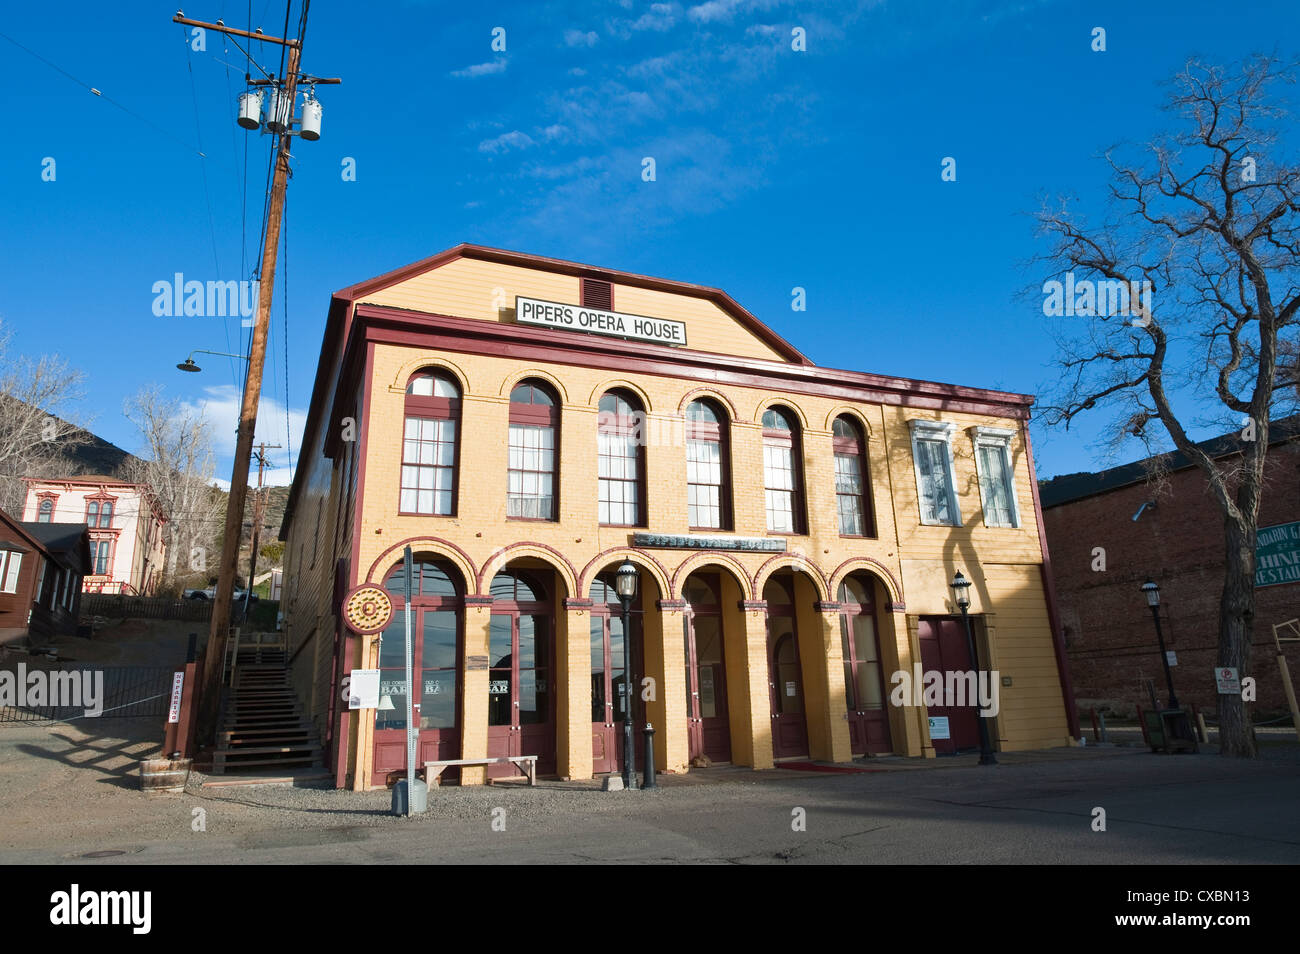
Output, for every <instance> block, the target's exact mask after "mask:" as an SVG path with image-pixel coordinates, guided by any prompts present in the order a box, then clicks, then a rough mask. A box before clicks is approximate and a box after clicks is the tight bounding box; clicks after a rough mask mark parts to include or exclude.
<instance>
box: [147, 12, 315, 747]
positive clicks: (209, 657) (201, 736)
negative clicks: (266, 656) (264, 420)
mask: <svg viewBox="0 0 1300 954" xmlns="http://www.w3.org/2000/svg"><path fill="white" fill-rule="evenodd" d="M309 6H310V0H303V4H302V15H301V18H300V19H299V23H298V38H297V39H291V38H289V37H276V36H270V35H268V34H264V33H262V32H260V31H258V32H256V33H251V32H249V31H247V30H237V29H234V28H233V27H228V26H226V25H225V24H224V23H221V22H217V23H207V22H204V21H202V20H190V19H187V18H186V17H185V15H184V13H183V12H178V13H177V14H176V15H175V16H174V17H172V22H173V23H180V24H184V25H186V26H195V27H200V28H201V29H204V30H214V31H216V32H218V33H224V34H226V35H227V36H232V37H243V38H245V39H250V40H259V41H261V42H263V43H275V44H279V45H280V46H282V47H285V48H287V49H288V51H289V57H288V65H287V68H286V71H285V75H284V76H283V77H281V78H280V79H278V80H276V79H275V78H274V77H269V75H268V79H269V80H270V81H271V82H270V84H269V85H271V86H272V88H273V98H272V102H273V105H272V113H273V116H272V119H274V120H275V121H276V126H275V127H274V128H273V129H272V131H273V132H274V134H275V136H276V153H275V169H274V172H273V174H272V179H271V202H270V205H269V207H268V209H267V217H266V236H265V239H264V242H263V245H262V265H261V271H260V275H259V278H260V286H259V295H258V299H257V319H256V322H255V324H254V325H253V340H252V344H251V346H250V352H249V356H248V373H247V377H246V378H245V379H244V396H243V403H242V405H241V406H240V410H239V431H238V437H237V439H236V442H235V464H234V469H233V471H232V473H231V476H230V496H229V498H228V499H227V501H226V529H225V536H224V538H223V539H222V542H221V562H220V565H219V567H218V570H217V594H216V599H215V600H213V605H212V624H211V627H210V628H209V631H208V644H207V648H206V650H205V655H204V666H203V681H202V685H201V687H200V690H199V699H198V704H199V705H198V721H197V730H198V740H199V744H200V745H204V744H209V743H211V742H212V741H213V740H214V739H215V737H216V728H217V714H218V712H219V711H220V707H221V688H222V684H223V682H224V681H225V659H226V642H227V638H228V636H229V633H228V630H229V628H230V610H231V603H232V601H233V599H234V593H235V573H236V572H237V571H238V563H239V542H240V538H241V537H242V535H243V533H242V531H243V521H244V502H245V498H246V497H247V495H248V469H249V465H250V460H251V458H252V451H253V433H254V430H255V429H256V426H257V405H258V402H259V400H260V399H261V394H262V371H263V368H264V367H265V364H266V338H267V330H268V327H269V325H270V320H271V297H272V293H273V292H274V290H275V267H276V255H277V253H278V251H279V248H280V224H281V219H282V217H283V215H284V191H285V187H286V185H287V184H288V180H289V159H290V154H289V144H290V142H291V141H292V136H293V135H295V133H294V132H293V128H292V127H293V120H294V102H295V97H296V96H297V87H298V80H299V68H300V66H301V63H302V38H303V35H304V34H305V32H306V29H307V9H308V7H309ZM259 69H260V67H259ZM313 80H314V78H309V80H308V81H309V82H312V81H313ZM314 81H315V82H325V81H322V80H314ZM333 82H338V81H337V80H334V81H333ZM275 93H279V94H280V95H282V96H283V97H284V99H283V100H279V101H278V103H277V100H276V97H275V95H274V94H275ZM284 103H287V106H285V105H281V104H284ZM252 125H253V127H256V125H257V123H255V122H254V123H253V124H252ZM267 125H268V128H271V121H270V120H268V123H267ZM316 135H319V132H317V133H316ZM254 533H256V530H254ZM249 582H250V584H251V582H252V581H251V580H250V581H249Z"/></svg>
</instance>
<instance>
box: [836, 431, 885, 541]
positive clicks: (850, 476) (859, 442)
mask: <svg viewBox="0 0 1300 954" xmlns="http://www.w3.org/2000/svg"><path fill="white" fill-rule="evenodd" d="M831 434H832V440H833V441H834V445H835V502H836V506H837V508H838V510H839V518H840V535H841V536H845V537H874V536H875V535H876V528H875V522H874V521H873V519H872V513H871V495H870V493H869V491H868V487H867V459H866V443H865V442H864V441H863V439H862V428H861V427H859V426H858V422H857V421H855V420H853V419H852V418H851V417H847V416H843V417H837V418H836V419H835V422H834V424H832V425H831Z"/></svg>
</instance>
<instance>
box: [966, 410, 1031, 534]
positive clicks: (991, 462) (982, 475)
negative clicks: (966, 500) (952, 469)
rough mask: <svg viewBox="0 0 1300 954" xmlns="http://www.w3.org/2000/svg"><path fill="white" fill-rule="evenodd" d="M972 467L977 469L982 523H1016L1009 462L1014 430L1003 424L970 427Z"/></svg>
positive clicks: (1014, 495)
mask: <svg viewBox="0 0 1300 954" xmlns="http://www.w3.org/2000/svg"><path fill="white" fill-rule="evenodd" d="M970 433H971V440H972V441H973V442H974V444H975V469H976V470H977V471H978V472H979V479H980V502H981V503H982V504H983V506H984V525H985V526H986V527H1019V526H1020V513H1019V510H1018V508H1017V507H1016V485H1015V480H1014V479H1013V476H1012V474H1013V470H1012V466H1011V439H1012V438H1013V437H1015V435H1016V432H1015V431H1014V430H1011V429H1010V428H1004V427H972V428H971V429H970Z"/></svg>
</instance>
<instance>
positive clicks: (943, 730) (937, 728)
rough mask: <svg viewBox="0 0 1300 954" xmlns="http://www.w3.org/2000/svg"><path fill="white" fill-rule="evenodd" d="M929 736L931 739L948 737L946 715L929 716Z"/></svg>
mask: <svg viewBox="0 0 1300 954" xmlns="http://www.w3.org/2000/svg"><path fill="white" fill-rule="evenodd" d="M930 738H931V739H950V738H952V736H950V735H949V734H948V717H947V716H930Z"/></svg>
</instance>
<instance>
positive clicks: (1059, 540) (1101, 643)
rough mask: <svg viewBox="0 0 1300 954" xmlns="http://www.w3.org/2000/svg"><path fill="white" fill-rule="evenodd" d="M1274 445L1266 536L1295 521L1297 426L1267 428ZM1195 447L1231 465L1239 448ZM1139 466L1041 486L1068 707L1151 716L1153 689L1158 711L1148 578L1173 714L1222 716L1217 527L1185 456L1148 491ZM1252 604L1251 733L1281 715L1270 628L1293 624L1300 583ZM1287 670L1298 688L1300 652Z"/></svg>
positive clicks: (1299, 462)
mask: <svg viewBox="0 0 1300 954" xmlns="http://www.w3.org/2000/svg"><path fill="white" fill-rule="evenodd" d="M1270 443H1271V446H1270V448H1269V456H1268V460H1267V463H1266V468H1267V471H1266V481H1267V483H1266V486H1265V490H1264V494H1263V501H1262V506H1261V508H1260V514H1259V526H1260V527H1261V528H1263V527H1270V526H1275V525H1278V524H1285V523H1292V522H1294V521H1300V418H1296V417H1292V418H1287V419H1285V420H1282V421H1276V422H1274V424H1273V427H1272V433H1271V435H1270ZM1201 446H1202V447H1204V448H1206V449H1207V451H1209V452H1210V453H1211V455H1212V456H1214V457H1215V458H1216V459H1220V460H1223V461H1224V462H1225V463H1226V462H1228V461H1230V460H1231V457H1232V456H1233V452H1234V450H1235V449H1237V448H1239V447H1240V443H1239V437H1238V435H1236V434H1232V435H1228V436H1227V437H1224V438H1216V439H1215V440H1213V441H1207V442H1205V443H1204V444H1203V445H1201ZM1146 463H1147V462H1145V461H1139V462H1137V463H1134V464H1128V465H1125V466H1123V467H1116V468H1113V469H1111V470H1107V471H1102V472H1100V473H1096V474H1071V475H1068V476H1063V477H1057V478H1054V479H1053V480H1050V481H1046V482H1044V483H1043V484H1042V486H1041V495H1042V503H1043V525H1044V528H1045V529H1046V531H1047V539H1048V544H1049V547H1050V551H1051V555H1052V571H1053V575H1054V577H1055V580H1056V588H1057V593H1058V594H1059V599H1060V612H1061V626H1062V628H1063V630H1064V634H1065V641H1066V649H1067V652H1068V656H1069V661H1070V672H1071V675H1072V677H1073V681H1074V691H1075V697H1076V699H1077V703H1078V706H1079V709H1080V711H1081V712H1083V713H1086V712H1087V710H1088V708H1089V707H1090V706H1093V705H1097V706H1099V707H1100V706H1101V705H1103V704H1105V705H1109V706H1110V707H1111V708H1112V709H1118V710H1119V711H1121V712H1125V711H1127V712H1131V711H1132V710H1133V706H1134V705H1135V704H1138V705H1141V706H1143V707H1144V708H1147V707H1149V706H1150V697H1149V695H1148V693H1147V691H1146V689H1145V680H1147V679H1150V680H1153V681H1154V683H1155V687H1156V695H1157V697H1158V698H1159V700H1160V702H1161V704H1163V703H1164V701H1165V696H1166V689H1165V680H1164V672H1163V669H1162V667H1161V664H1160V653H1159V649H1158V645H1157V642H1156V634H1155V627H1154V624H1153V622H1152V619H1151V610H1150V609H1149V607H1148V606H1147V603H1146V599H1145V598H1144V596H1143V594H1142V592H1141V590H1140V587H1141V585H1142V583H1143V582H1144V581H1145V580H1146V579H1147V578H1148V577H1149V578H1151V579H1152V580H1154V581H1155V582H1156V583H1158V584H1159V585H1160V617H1161V621H1162V623H1161V625H1162V626H1163V628H1164V634H1165V643H1166V646H1167V648H1168V649H1171V650H1173V651H1174V652H1175V653H1176V654H1177V659H1178V665H1177V666H1176V667H1175V668H1174V669H1173V678H1174V689H1175V691H1176V692H1177V694H1178V700H1179V702H1181V703H1183V704H1184V705H1188V704H1191V703H1195V704H1196V705H1197V706H1199V707H1200V708H1201V710H1202V711H1204V712H1206V713H1207V714H1209V713H1213V712H1217V709H1218V695H1217V690H1216V688H1215V683H1214V678H1213V670H1214V663H1215V654H1216V650H1217V644H1218V616H1219V596H1220V594H1221V592H1222V589H1223V549H1224V537H1223V520H1222V517H1221V516H1220V515H1219V510H1218V507H1217V505H1216V504H1215V502H1214V500H1213V499H1212V498H1211V496H1210V490H1209V488H1208V486H1207V484H1206V481H1205V478H1204V477H1203V475H1202V473H1201V471H1200V470H1199V469H1197V468H1196V467H1195V466H1194V465H1190V464H1188V463H1187V461H1186V460H1185V459H1184V458H1182V456H1181V455H1175V457H1174V459H1173V462H1172V466H1171V468H1170V469H1171V472H1170V473H1169V474H1168V475H1167V477H1166V479H1165V480H1164V481H1163V482H1162V483H1153V482H1152V481H1151V480H1149V479H1148V476H1147V474H1148V468H1147V466H1146ZM1144 505H1145V506H1144ZM1139 511H1141V512H1140V513H1139ZM1098 548H1100V549H1098ZM1103 551H1104V554H1103ZM1103 555H1104V564H1103V562H1102V558H1103ZM1103 565H1104V569H1102V568H1101V567H1102V566H1103ZM1255 596H1256V610H1255V612H1256V615H1255V637H1254V653H1253V671H1252V672H1249V673H1242V675H1243V676H1248V675H1253V676H1254V677H1255V680H1256V684H1257V690H1258V700H1257V703H1256V706H1255V710H1254V713H1255V714H1254V718H1255V721H1256V722H1257V723H1258V722H1260V721H1262V720H1265V719H1268V718H1270V717H1272V716H1276V715H1285V714H1287V713H1288V706H1287V701H1286V696H1285V694H1284V691H1283V688H1282V680H1281V676H1280V673H1279V671H1278V665H1277V659H1276V651H1275V649H1274V644H1273V633H1272V627H1273V625H1274V624H1275V623H1280V622H1283V621H1285V620H1290V619H1295V618H1296V617H1300V583H1283V584H1279V585H1272V586H1260V587H1257V588H1256V591H1255ZM1287 661H1288V665H1289V666H1290V668H1291V673H1292V676H1293V678H1296V679H1298V680H1300V644H1292V645H1291V646H1290V647H1289V648H1288V649H1287ZM1085 724H1086V721H1085Z"/></svg>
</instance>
